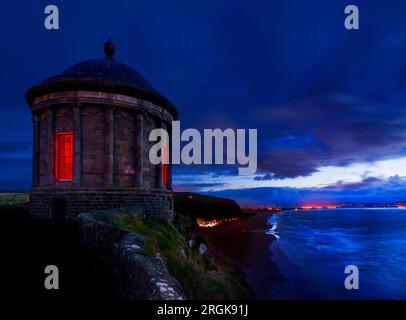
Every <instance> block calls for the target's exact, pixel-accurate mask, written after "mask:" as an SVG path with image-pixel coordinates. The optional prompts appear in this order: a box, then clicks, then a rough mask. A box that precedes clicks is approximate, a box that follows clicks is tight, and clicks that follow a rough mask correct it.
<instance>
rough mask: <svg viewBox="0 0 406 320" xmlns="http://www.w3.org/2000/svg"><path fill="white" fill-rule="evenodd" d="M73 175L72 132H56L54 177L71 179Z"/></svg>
mask: <svg viewBox="0 0 406 320" xmlns="http://www.w3.org/2000/svg"><path fill="white" fill-rule="evenodd" d="M72 177H73V133H72V132H62V133H57V134H56V179H57V180H72Z"/></svg>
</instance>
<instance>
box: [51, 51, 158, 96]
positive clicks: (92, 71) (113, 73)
mask: <svg viewBox="0 0 406 320" xmlns="http://www.w3.org/2000/svg"><path fill="white" fill-rule="evenodd" d="M63 78H69V79H86V80H91V79H94V80H106V81H111V82H114V83H122V84H125V85H129V86H133V87H136V88H138V89H142V90H145V91H149V92H151V93H157V91H156V90H154V89H153V88H152V86H151V85H150V84H149V82H148V81H147V80H146V79H145V78H144V77H143V76H142V75H141V74H139V73H138V72H137V71H135V70H134V69H133V68H131V67H129V66H128V65H126V64H124V63H121V62H118V61H116V60H113V59H109V58H104V59H91V60H85V61H82V62H79V63H77V64H74V65H73V66H71V67H69V68H68V69H66V70H65V71H64V72H62V73H61V74H60V75H58V76H55V77H52V78H50V79H54V80H56V79H63Z"/></svg>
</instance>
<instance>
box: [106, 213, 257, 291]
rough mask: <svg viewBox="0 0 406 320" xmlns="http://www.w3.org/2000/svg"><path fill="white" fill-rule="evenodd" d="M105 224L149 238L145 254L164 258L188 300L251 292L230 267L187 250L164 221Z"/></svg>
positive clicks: (127, 219)
mask: <svg viewBox="0 0 406 320" xmlns="http://www.w3.org/2000/svg"><path fill="white" fill-rule="evenodd" d="M107 220H108V221H105V222H109V223H111V224H113V225H114V226H117V227H119V228H123V229H126V230H129V231H132V232H135V233H138V234H141V235H144V236H146V237H147V238H148V240H146V241H145V244H144V254H147V255H156V254H157V253H159V254H160V256H161V257H162V258H163V260H164V262H165V264H166V267H167V268H168V271H169V273H170V274H172V276H174V277H175V278H176V279H177V280H178V281H179V283H180V284H181V286H182V288H183V290H184V291H185V293H186V295H187V296H188V298H189V299H249V298H251V292H250V289H249V288H248V287H247V286H246V284H245V282H244V280H243V278H242V276H241V274H240V273H238V272H237V271H236V270H234V269H233V268H232V267H230V266H225V265H220V264H219V263H217V262H216V261H215V260H214V258H213V257H211V256H209V255H207V254H205V255H202V254H200V253H199V251H198V248H190V247H189V246H188V245H187V242H186V239H185V236H184V235H183V234H182V233H181V232H180V231H179V230H184V229H185V227H184V226H183V227H182V228H178V226H176V225H175V224H174V223H171V222H168V221H167V220H164V219H158V218H147V219H142V218H140V217H139V215H138V214H117V215H112V216H110V217H109V218H108V219H107Z"/></svg>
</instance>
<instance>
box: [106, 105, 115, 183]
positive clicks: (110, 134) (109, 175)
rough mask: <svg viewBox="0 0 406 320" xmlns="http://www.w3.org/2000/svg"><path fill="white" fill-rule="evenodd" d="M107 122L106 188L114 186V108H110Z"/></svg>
mask: <svg viewBox="0 0 406 320" xmlns="http://www.w3.org/2000/svg"><path fill="white" fill-rule="evenodd" d="M106 122H107V137H106V138H107V139H106V140H107V168H106V169H107V170H106V186H109V187H112V186H113V185H114V126H115V115H114V109H113V107H108V108H107V112H106Z"/></svg>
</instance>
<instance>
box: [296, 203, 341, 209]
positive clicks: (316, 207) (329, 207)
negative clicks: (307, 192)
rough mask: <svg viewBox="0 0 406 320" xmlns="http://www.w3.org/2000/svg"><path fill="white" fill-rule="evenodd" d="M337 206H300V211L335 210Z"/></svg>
mask: <svg viewBox="0 0 406 320" xmlns="http://www.w3.org/2000/svg"><path fill="white" fill-rule="evenodd" d="M337 208H338V206H337V205H333V204H329V205H305V206H302V207H301V209H303V210H310V209H337Z"/></svg>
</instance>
